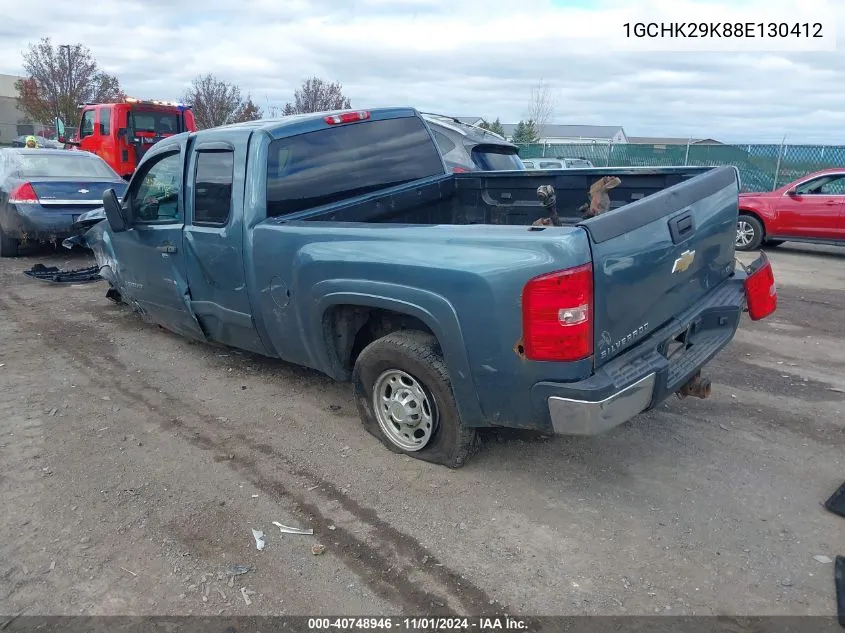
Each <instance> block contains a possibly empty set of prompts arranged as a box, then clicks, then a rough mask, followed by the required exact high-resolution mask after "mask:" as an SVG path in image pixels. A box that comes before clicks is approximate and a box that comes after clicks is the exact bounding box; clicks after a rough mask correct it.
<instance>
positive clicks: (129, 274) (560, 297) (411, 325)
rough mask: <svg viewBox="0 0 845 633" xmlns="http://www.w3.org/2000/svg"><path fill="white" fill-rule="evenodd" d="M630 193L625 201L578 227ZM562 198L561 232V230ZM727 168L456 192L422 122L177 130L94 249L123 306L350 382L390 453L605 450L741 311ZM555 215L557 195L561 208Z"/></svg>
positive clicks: (689, 382) (515, 176)
mask: <svg viewBox="0 0 845 633" xmlns="http://www.w3.org/2000/svg"><path fill="white" fill-rule="evenodd" d="M609 174H612V175H615V176H617V177H619V178H621V184H619V186H617V187H616V188H615V189H613V190H612V192H611V193H612V196H613V198H614V201H615V202H617V203H618V202H620V201H622V202H625V203H626V204H625V205H624V206H622V207H621V208H617V209H613V210H611V211H609V212H607V213H604V214H601V215H598V216H596V217H594V218H591V219H589V220H583V219H582V217H581V215H580V214H579V213H578V212H577V211H576V209H577V208H578V207H580V206H581V205H582V204H583V203H584V202H585V201H586V200H587V191H588V189H589V187H590V184H591V183H592V182H593V181H594V180H595V179H596V178H598V177H601V176H605V175H609ZM543 185H552V186H553V187H554V192H555V196H556V200H557V211H558V217H559V218H560V222H559V223H558V224H563V226H558V225H555V226H532V223H533V222H534V221H535V220H538V219H540V218H543V217H545V216H546V215H547V214H548V213H549V210H548V209H549V207H548V206H543V204H542V201H541V199H540V197H539V196H538V187H541V186H543ZM738 193H739V185H738V177H737V172H736V170H735V169H734V168H732V167H717V168H712V169H711V168H657V169H642V168H631V169H595V170H592V171H591V170H577V172H576V171H572V170H559V171H547V172H543V173H537V172H525V171H500V172H469V173H458V174H454V173H450V172H448V171H447V169H446V168H445V165H444V162H443V158H442V156H441V155H440V153H439V152H438V149H437V145H436V144H435V142H434V140H433V137H432V134H431V131H430V129H429V128H428V126H427V125H426V124H425V122H424V120H423V119H422V118H421V116H420V114H419V113H418V112H417V111H416V110H414V109H411V108H384V109H375V110H371V111H360V112H350V111H342V112H332V113H318V114H308V115H299V116H294V117H286V118H283V119H280V120H276V121H254V122H249V123H241V124H236V125H230V126H225V127H218V128H213V129H208V130H203V131H200V132H195V133H183V134H178V135H175V136H173V137H170V138H167V139H164V140H162V141H160V142H159V143H157V144H156V145H155V146H153V147H152V148H151V149H150V150H149V151H148V152H147V153H146V154H145V155H144V158H143V160H142V161H141V163H140V165H139V167H138V170H137V171H136V173H135V174H134V175H133V176H132V179H131V181H130V183H129V186H128V189H127V191H126V193H125V195H124V199H123V201H122V202H119V201H118V198H117V196H115V195H113V194H111V193H109V192H107V193H106V194H105V195H104V212H101V213H100V214H99V215H97V214H94V218H93V221H94V222H96V220H97V218H103V217H106V218H107V221H99V222H96V224H94V225H93V226H92V227H91V228H90V229H89V230H88V231H87V232H86V233H84V235H83V239H84V240H85V241H86V242H87V245H88V246H89V247H90V248H92V250H93V251H94V253H95V256H96V258H97V261H98V263H99V265H100V267H101V270H102V273H101V274H102V275H103V277H105V278H106V279H107V280H108V281H109V282H110V284H111V286H112V288H111V289H110V291H109V292H110V293H111V295H112V296H115V295H116V294H119V295H120V299H121V300H122V301H123V302H125V303H128V304H131V305H133V306H134V307H135V308H137V309H138V310H140V311H141V312H142V313H144V314H145V315H147V317H148V318H149V319H151V320H152V321H153V322H155V323H158V324H159V325H161V326H163V327H164V328H167V329H169V330H171V331H173V332H176V333H179V334H182V335H184V336H187V337H191V338H194V339H198V340H201V341H215V342H219V343H223V344H225V345H229V346H232V347H235V348H240V349H242V350H248V351H251V352H254V353H257V354H262V355H265V356H269V357H275V358H280V359H284V360H285V361H289V362H291V363H296V364H299V365H304V366H307V367H311V368H314V369H316V370H319V371H320V372H323V373H325V374H327V375H329V376H331V377H332V378H334V379H337V380H347V381H351V382H352V384H353V391H354V396H355V400H356V403H357V407H358V411H359V414H360V416H361V419H362V421H363V423H364V426H365V427H366V429H367V430H368V431H369V432H370V433H372V434H373V435H375V436H376V437H378V438H379V439H380V440H381V441H382V442H383V443H384V444H385V445H386V446H387V447H388V448H390V449H391V450H393V451H395V452H401V453H406V454H408V455H411V456H414V457H416V458H419V459H423V460H426V461H430V462H434V463H439V464H444V465H446V466H449V467H453V468H454V467H458V466H461V465H462V464H463V463H464V462H465V461H466V460H467V458H468V457H469V456H470V455H471V454H472V452H473V450H474V448H475V447H476V446H477V431H478V430H479V429H481V428H483V427H495V426H499V427H517V428H527V429H538V430H541V431H545V432H555V433H561V434H582V435H595V434H599V433H601V432H604V431H607V430H608V429H611V428H612V427H615V426H617V425H619V424H622V423H623V422H625V421H626V420H629V419H631V418H633V417H634V416H636V415H637V414H638V413H640V412H641V411H645V410H647V409H649V408H652V407H654V406H656V405H657V404H658V403H660V402H661V401H663V400H664V399H665V398H667V397H668V396H670V395H671V394H674V393H678V394H680V395H682V396H683V395H696V396H699V397H704V396H706V395H708V393H709V391H710V384H709V381H708V380H707V379H706V378H704V377H703V376H702V375H701V373H700V372H701V368H702V366H703V365H705V363H707V362H708V361H710V360H711V359H712V358H713V357H714V356H715V355H716V354H718V353H719V351H720V350H721V349H722V348H724V347H725V345H727V344H728V342H729V341H731V339H732V338H733V336H734V333H735V331H736V329H737V327H738V325H739V321H740V317H741V313H742V312H743V310H745V309H747V310H749V311H750V312H751V314H750V316H751V318H753V319H759V318H763V317H765V316H767V315H768V314H770V313H771V312H773V311H774V309H775V307H776V300H777V296H776V293H775V286H774V278H773V276H772V270H771V266H770V265H769V263H768V260H766V258H765V255H762V256H761V257H760V258H759V259H758V260H757V261H756V262H755V263H754V264H752V265H751V266H750V267H748V268H746V267H744V266H741V265H738V264H736V263H735V259H734V241H735V235H736V222H737V200H738ZM546 198H548V196H546Z"/></svg>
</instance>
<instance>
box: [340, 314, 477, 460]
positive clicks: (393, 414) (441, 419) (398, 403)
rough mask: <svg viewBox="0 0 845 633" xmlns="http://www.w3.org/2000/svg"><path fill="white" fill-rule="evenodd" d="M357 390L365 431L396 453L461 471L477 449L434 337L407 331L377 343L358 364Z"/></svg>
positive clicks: (356, 364)
mask: <svg viewBox="0 0 845 633" xmlns="http://www.w3.org/2000/svg"><path fill="white" fill-rule="evenodd" d="M352 385H353V388H354V391H355V398H356V404H357V407H358V414H359V415H360V416H361V421H362V422H363V424H364V428H366V429H367V431H368V432H369V433H371V434H372V435H374V436H375V437H377V438H378V439H379V440H381V442H382V443H383V444H384V445H385V446H386V447H387V448H388V449H390V450H391V451H393V452H394V453H401V454H404V455H409V456H410V457H414V458H416V459H421V460H424V461H427V462H431V463H435V464H442V465H443V466H448V467H449V468H459V467H461V466H463V465H464V463H466V461H467V460H468V459H469V458H470V457H471V456H472V454H473V453H474V452H475V450H476V448H477V447H478V436H477V433H476V431H475V429H472V428H468V427H466V426H464V425H463V424H462V423H461V420H460V416H459V415H458V408H457V405H456V403H455V397H454V395H453V394H452V384H451V381H450V379H449V372H448V370H447V369H446V363H445V362H444V361H443V357H442V354H441V350H440V345H439V344H438V342H437V339H436V338H435V337H434V336H432V335H430V334H427V333H425V332H420V331H416V330H403V331H399V332H392V333H391V334H388V335H387V336H384V337H382V338H380V339H378V340H376V341H373V342H372V343H370V344H369V345H368V346H367V347H365V348H364V349H363V351H362V352H361V354H360V355H359V356H358V359H357V360H356V361H355V367H354V369H353V372H352Z"/></svg>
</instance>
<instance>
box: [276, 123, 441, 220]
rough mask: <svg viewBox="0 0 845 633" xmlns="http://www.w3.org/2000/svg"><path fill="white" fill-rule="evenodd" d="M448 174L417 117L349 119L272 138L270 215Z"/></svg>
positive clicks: (299, 209)
mask: <svg viewBox="0 0 845 633" xmlns="http://www.w3.org/2000/svg"><path fill="white" fill-rule="evenodd" d="M440 174H445V172H444V169H443V162H442V161H441V159H440V155H439V154H438V153H437V146H436V145H435V144H434V143H433V142H432V140H431V136H430V135H429V133H428V130H427V129H426V128H425V126H424V124H423V122H422V120H421V119H419V118H418V117H405V118H401V119H386V120H383V121H363V122H358V123H347V124H343V125H337V126H333V127H329V128H327V129H323V130H318V131H316V132H307V133H305V134H299V135H297V136H292V137H289V138H281V139H277V140H275V141H272V142H271V143H270V148H269V151H268V158H267V215H268V216H279V215H287V214H289V213H295V212H297V211H303V210H306V209H312V208H314V207H319V206H322V205H325V204H331V203H333V202H338V201H341V200H346V199H349V198H354V197H355V196H361V195H365V194H368V193H372V192H375V191H381V190H383V189H387V188H389V187H395V186H398V185H402V184H405V183H409V182H413V181H415V180H420V179H422V178H429V177H431V176H437V175H440Z"/></svg>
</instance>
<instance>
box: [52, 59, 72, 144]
mask: <svg viewBox="0 0 845 633" xmlns="http://www.w3.org/2000/svg"><path fill="white" fill-rule="evenodd" d="M59 49H60V50H61V49H64V50H65V51H66V52H67V87H66V89H65V93H66V94H67V95H68V96H70V94H71V92H72V91H73V73H72V71H71V68H70V45H69V44H60V45H59ZM59 119H60V117H59V101H58V99H56V139H58V138H59V136H60V135H59ZM62 136H64V135H63V134H62Z"/></svg>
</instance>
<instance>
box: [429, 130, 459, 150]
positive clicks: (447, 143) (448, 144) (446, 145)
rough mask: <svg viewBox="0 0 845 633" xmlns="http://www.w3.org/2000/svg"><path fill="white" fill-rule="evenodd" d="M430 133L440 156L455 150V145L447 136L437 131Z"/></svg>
mask: <svg viewBox="0 0 845 633" xmlns="http://www.w3.org/2000/svg"><path fill="white" fill-rule="evenodd" d="M432 132H433V133H434V141H435V142H436V143H437V147H439V148H440V153H441V154H443V155H444V156H446V154H448V153H449V152H451V151H452V150H453V149H455V143H454V142H452V139H450V138H449V137H448V136H446V135H445V134H443V133H442V132H438V131H437V130H432Z"/></svg>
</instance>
